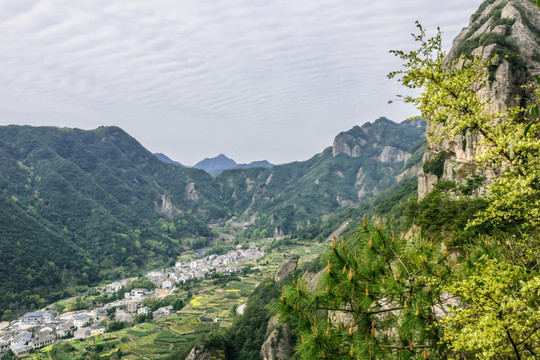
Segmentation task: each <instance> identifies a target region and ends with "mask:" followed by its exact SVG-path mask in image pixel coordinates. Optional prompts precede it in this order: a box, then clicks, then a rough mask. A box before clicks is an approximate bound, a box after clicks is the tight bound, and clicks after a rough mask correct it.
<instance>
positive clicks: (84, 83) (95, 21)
mask: <svg viewBox="0 0 540 360" xmlns="http://www.w3.org/2000/svg"><path fill="white" fill-rule="evenodd" d="M481 2H482V1H481V0H453V1H434V0H408V1H400V2H398V1H395V0H377V1H373V0H370V1H367V0H343V1H341V0H315V1H314V0H222V1H218V0H194V1H191V0H152V1H148V0H76V1H73V0H66V1H63V0H0V34H1V36H0V125H8V124H19V125H33V126H43V125H47V126H60V127H74V128H80V129H95V128H97V127H99V126H104V125H105V126H109V125H114V126H119V127H121V128H122V129H124V130H125V131H126V132H128V133H129V134H130V135H132V136H133V137H135V138H136V139H137V140H138V141H139V142H140V143H141V144H142V145H143V146H145V147H146V148H147V149H148V150H150V151H152V152H161V153H165V154H166V155H167V156H169V157H170V158H172V159H174V160H176V161H179V162H181V163H183V164H186V165H193V164H195V163H196V162H198V161H199V160H202V159H204V158H206V157H214V156H217V155H219V154H220V153H223V154H225V155H227V156H229V157H231V158H233V159H234V160H235V161H236V162H238V163H246V162H251V161H255V160H262V159H266V160H268V161H270V162H272V163H275V164H280V163H287V162H292V161H297V160H306V159H308V158H310V157H311V156H313V155H315V154H317V153H319V152H321V151H322V150H323V149H325V148H326V147H328V146H331V145H332V141H333V139H334V137H335V136H336V135H337V134H338V133H340V132H342V131H346V130H348V129H350V128H352V127H353V126H355V125H361V124H363V123H365V122H368V121H374V120H375V119H377V118H379V117H381V116H385V117H387V118H389V119H391V120H394V121H397V122H401V121H403V120H405V119H406V118H408V117H411V116H415V115H418V111H417V110H416V109H414V108H413V107H412V105H410V104H404V103H402V102H399V101H395V102H393V103H392V104H388V100H393V99H396V95H397V94H410V93H409V92H407V90H406V89H403V88H402V87H401V86H400V85H399V83H397V81H396V80H389V79H387V74H388V73H389V72H390V71H393V70H397V69H399V68H400V67H401V63H400V61H399V59H397V58H395V57H394V56H393V55H392V54H390V53H389V52H388V51H389V50H390V49H401V50H411V49H413V48H414V45H415V44H414V41H413V40H412V37H411V35H410V34H411V33H412V32H415V20H418V21H420V23H421V24H422V25H423V26H424V27H425V28H427V29H428V31H429V32H430V33H431V34H434V31H435V30H436V28H437V26H439V27H440V28H441V30H442V31H443V42H444V46H445V48H446V49H449V48H450V46H451V43H452V40H453V38H454V37H455V36H456V35H457V34H458V33H459V31H461V29H462V28H463V27H465V26H467V25H468V21H469V18H470V15H471V14H472V13H474V11H475V10H476V9H477V8H478V6H479V5H480V3H481Z"/></svg>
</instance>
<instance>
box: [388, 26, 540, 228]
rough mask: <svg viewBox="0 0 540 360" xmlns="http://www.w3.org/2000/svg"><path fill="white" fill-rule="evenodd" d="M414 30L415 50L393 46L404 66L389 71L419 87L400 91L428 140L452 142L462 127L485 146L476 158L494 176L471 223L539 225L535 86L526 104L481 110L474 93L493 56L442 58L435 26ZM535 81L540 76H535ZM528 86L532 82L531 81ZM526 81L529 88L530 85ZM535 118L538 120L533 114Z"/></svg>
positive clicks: (539, 92) (539, 98)
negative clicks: (430, 31) (413, 92)
mask: <svg viewBox="0 0 540 360" xmlns="http://www.w3.org/2000/svg"><path fill="white" fill-rule="evenodd" d="M417 26H418V29H419V34H418V35H414V34H413V37H414V40H415V41H417V42H419V44H420V49H419V50H415V51H411V52H409V53H405V52H403V51H400V50H392V51H391V52H392V53H394V54H395V55H396V56H398V57H400V58H401V59H402V60H403V61H404V62H405V64H404V66H405V68H406V69H405V70H399V71H395V72H392V73H390V74H389V77H390V78H393V77H398V80H399V81H400V82H401V83H402V84H403V85H404V86H406V87H409V88H413V89H415V88H422V91H421V93H420V95H419V96H417V97H414V96H405V101H406V102H410V103H413V104H415V105H416V106H417V107H418V109H419V110H420V111H421V112H422V114H423V115H424V116H425V117H426V118H427V119H428V121H429V123H430V124H431V126H430V133H429V135H430V139H429V140H430V142H431V143H432V144H437V143H440V142H441V141H442V140H448V141H451V140H452V139H454V138H455V136H456V135H458V134H463V133H465V132H467V131H469V132H471V133H479V134H481V144H480V145H482V146H483V148H484V150H483V151H481V152H480V153H479V156H478V157H477V160H478V161H479V163H480V164H481V165H483V166H484V167H485V168H487V169H488V170H490V171H491V172H493V173H494V174H496V175H499V176H498V177H497V178H495V179H494V180H493V183H492V184H491V185H490V186H489V190H490V194H489V195H488V200H489V204H488V207H487V208H486V209H485V211H482V212H480V213H479V215H478V216H477V217H476V219H474V221H472V222H471V226H474V225H482V224H485V223H489V224H491V225H493V226H498V227H508V226H509V225H519V226H520V227H522V228H530V227H536V226H538V225H539V224H540V186H538V184H539V183H540V142H539V141H538V136H539V134H540V123H539V122H538V121H533V120H534V118H538V104H539V102H540V87H537V88H536V89H534V91H533V92H534V97H535V98H536V100H535V101H534V102H532V103H531V104H530V105H528V106H524V107H523V106H514V107H511V108H510V109H508V110H507V111H504V112H501V113H491V112H489V111H487V110H486V103H485V102H484V101H483V100H482V99H481V98H480V97H479V96H478V92H479V91H480V90H481V89H483V88H485V87H486V86H487V84H488V81H489V74H490V69H491V65H492V62H493V60H494V59H489V60H487V61H484V60H482V58H480V57H478V56H469V55H466V54H462V55H461V56H460V57H459V58H457V59H455V60H453V61H451V62H450V63H446V62H445V60H444V59H445V53H444V52H443V51H442V45H441V36H440V31H439V32H438V34H437V35H436V36H435V37H433V38H427V37H426V33H425V30H424V29H423V28H422V26H421V25H420V24H418V23H417ZM536 81H537V82H538V85H539V86H540V77H539V76H536ZM530 86H532V85H530ZM530 86H529V87H530ZM537 120H538V119H537Z"/></svg>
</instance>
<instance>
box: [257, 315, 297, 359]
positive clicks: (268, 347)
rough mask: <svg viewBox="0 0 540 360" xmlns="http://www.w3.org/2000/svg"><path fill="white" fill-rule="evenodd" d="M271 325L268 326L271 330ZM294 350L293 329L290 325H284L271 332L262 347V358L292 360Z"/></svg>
mask: <svg viewBox="0 0 540 360" xmlns="http://www.w3.org/2000/svg"><path fill="white" fill-rule="evenodd" d="M271 324H272V323H271V322H269V324H268V325H269V330H270V329H271V328H270V326H271ZM292 349H293V344H292V336H291V329H290V327H289V325H287V324H283V325H281V326H278V327H277V328H274V329H273V330H271V332H270V335H268V337H267V338H266V341H265V342H264V343H263V345H262V347H261V352H260V357H261V359H262V360H286V359H290V357H291V356H290V354H291V351H292Z"/></svg>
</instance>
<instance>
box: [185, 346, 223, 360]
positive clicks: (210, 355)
mask: <svg viewBox="0 0 540 360" xmlns="http://www.w3.org/2000/svg"><path fill="white" fill-rule="evenodd" d="M223 359H225V352H224V351H223V350H218V349H208V348H206V346H204V345H197V346H195V347H194V348H193V349H191V351H190V353H189V355H188V356H187V357H186V360H223Z"/></svg>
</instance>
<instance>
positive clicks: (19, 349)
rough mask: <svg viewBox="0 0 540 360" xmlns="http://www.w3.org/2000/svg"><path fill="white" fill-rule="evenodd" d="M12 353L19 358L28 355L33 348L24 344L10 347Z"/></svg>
mask: <svg viewBox="0 0 540 360" xmlns="http://www.w3.org/2000/svg"><path fill="white" fill-rule="evenodd" d="M10 348H11V351H13V353H14V354H15V355H17V356H21V355H24V354H28V353H29V352H30V350H32V347H31V346H28V345H23V344H13V345H11V346H10Z"/></svg>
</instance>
